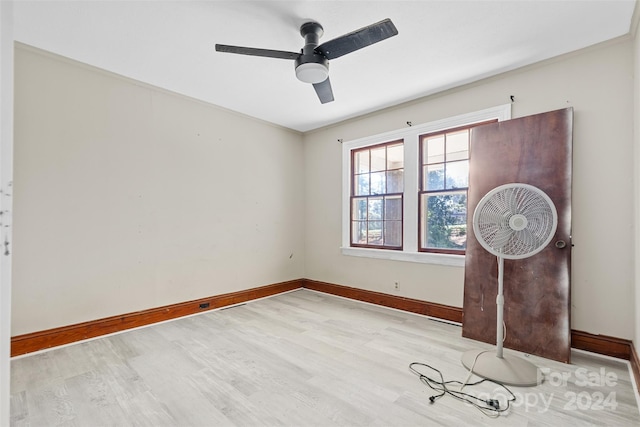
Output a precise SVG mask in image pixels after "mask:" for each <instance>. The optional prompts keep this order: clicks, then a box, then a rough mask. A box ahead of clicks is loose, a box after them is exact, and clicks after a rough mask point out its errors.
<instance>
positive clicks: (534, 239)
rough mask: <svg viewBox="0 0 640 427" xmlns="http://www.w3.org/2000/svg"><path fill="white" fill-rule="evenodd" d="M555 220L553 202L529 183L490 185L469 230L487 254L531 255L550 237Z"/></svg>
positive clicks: (524, 256)
mask: <svg viewBox="0 0 640 427" xmlns="http://www.w3.org/2000/svg"><path fill="white" fill-rule="evenodd" d="M557 223H558V215H557V211H556V208H555V205H554V204H553V202H552V201H551V199H550V198H549V196H547V195H546V194H545V193H544V192H543V191H542V190H540V189H539V188H537V187H534V186H532V185H529V184H505V185H502V186H499V187H496V188H494V189H493V190H491V191H490V192H489V193H487V194H486V195H485V196H484V197H483V198H482V199H481V200H480V202H479V203H478V206H477V207H476V210H475V212H474V215H473V229H474V232H475V235H476V238H477V239H478V242H479V243H480V244H481V245H482V246H483V247H484V248H485V249H486V250H487V251H489V252H490V253H492V254H493V255H496V256H500V257H503V258H506V259H518V258H526V257H529V256H532V255H534V254H536V253H538V252H540V251H541V250H542V249H544V248H545V247H546V246H547V245H548V244H549V242H550V241H551V239H552V238H553V236H554V234H555V232H556V227H557Z"/></svg>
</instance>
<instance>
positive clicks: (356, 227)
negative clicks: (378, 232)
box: [351, 221, 367, 245]
mask: <svg viewBox="0 0 640 427" xmlns="http://www.w3.org/2000/svg"><path fill="white" fill-rule="evenodd" d="M351 243H355V244H357V245H366V244H367V222H366V221H353V222H352V235H351Z"/></svg>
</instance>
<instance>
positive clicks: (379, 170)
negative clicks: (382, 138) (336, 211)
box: [351, 140, 404, 249]
mask: <svg viewBox="0 0 640 427" xmlns="http://www.w3.org/2000/svg"><path fill="white" fill-rule="evenodd" d="M352 159H353V165H352V166H353V167H352V175H351V180H352V181H351V182H352V185H353V189H352V195H351V197H352V198H351V221H352V222H351V239H352V241H351V244H353V245H361V246H372V247H376V248H378V247H380V248H382V247H389V248H390V249H401V248H402V220H403V218H402V193H403V191H404V142H403V141H401V140H396V141H393V142H389V143H387V144H383V145H378V146H372V147H370V148H362V149H359V150H354V151H353V152H352ZM388 194H393V196H390V197H387V195H388ZM388 221H391V222H399V225H398V224H392V225H391V226H390V227H391V228H390V229H389V230H388V231H385V229H386V228H385V227H386V224H385V223H386V222H388ZM397 230H400V231H399V234H397V233H396V231H397ZM389 233H391V234H389ZM394 233H396V234H394ZM386 234H388V236H386ZM385 239H390V241H391V242H392V244H391V245H389V244H387V243H385V241H386V240H385Z"/></svg>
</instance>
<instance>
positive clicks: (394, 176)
mask: <svg viewBox="0 0 640 427" xmlns="http://www.w3.org/2000/svg"><path fill="white" fill-rule="evenodd" d="M403 182H404V169H398V170H394V171H388V172H387V193H402V191H403V189H402V187H403Z"/></svg>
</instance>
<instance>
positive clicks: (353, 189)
mask: <svg viewBox="0 0 640 427" xmlns="http://www.w3.org/2000/svg"><path fill="white" fill-rule="evenodd" d="M398 145H400V146H402V149H403V152H404V140H402V139H397V140H394V141H388V142H383V143H380V144H374V145H370V146H366V147H361V148H356V149H353V150H351V177H350V180H351V186H350V195H349V206H350V208H349V211H350V216H349V219H350V220H349V224H350V232H349V243H350V246H351V247H354V248H368V249H386V250H392V251H402V250H403V249H404V239H403V234H404V176H403V179H402V192H393V193H387V192H386V191H387V188H385V192H383V193H379V194H378V193H376V194H372V193H371V191H369V194H367V195H360V194H359V195H356V185H357V182H356V181H357V180H356V177H357V176H358V175H362V174H359V173H357V165H356V154H357V153H359V152H363V151H368V152H369V168H370V167H371V151H373V150H376V149H379V148H382V147H385V149H386V148H387V147H390V146H398ZM404 169H405V168H404V153H403V163H402V168H396V169H388V164H387V153H386V150H385V169H383V170H379V171H375V172H385V173H386V172H390V171H397V170H402V171H403V174H404ZM367 173H368V174H369V175H371V174H372V173H374V172H373V171H371V169H369V172H367ZM385 184H386V180H385ZM369 185H371V184H369ZM385 187H386V185H385ZM387 197H393V198H397V197H399V198H400V219H399V220H388V219H385V213H384V212H383V214H382V217H381V218H380V219H378V220H371V222H373V221H379V222H381V223H382V231H381V233H382V236H383V237H382V238H383V241H384V229H385V224H386V223H387V222H389V221H399V222H400V246H391V245H385V244H382V245H374V244H368V243H354V232H353V229H354V223H355V222H356V221H358V220H356V219H354V213H353V206H354V201H355V200H357V199H364V200H367V204H368V201H369V199H371V198H382V200H383V205H384V200H386V198H387ZM362 222H365V223H366V224H367V225H368V224H369V222H370V220H369V219H368V218H367V219H366V220H365V221H362ZM367 228H368V227H367Z"/></svg>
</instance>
